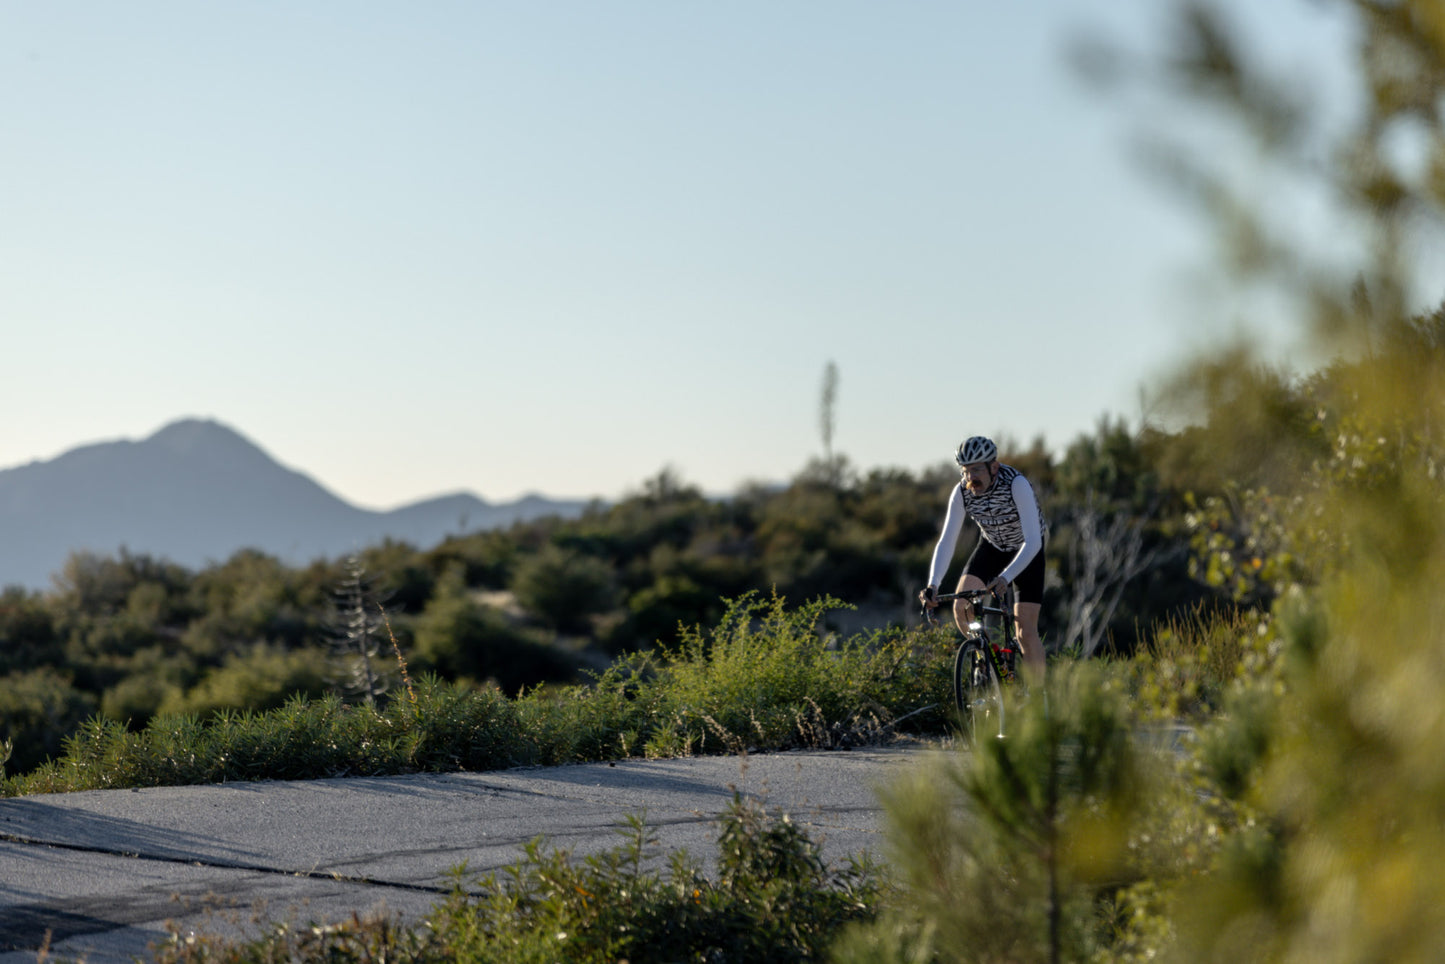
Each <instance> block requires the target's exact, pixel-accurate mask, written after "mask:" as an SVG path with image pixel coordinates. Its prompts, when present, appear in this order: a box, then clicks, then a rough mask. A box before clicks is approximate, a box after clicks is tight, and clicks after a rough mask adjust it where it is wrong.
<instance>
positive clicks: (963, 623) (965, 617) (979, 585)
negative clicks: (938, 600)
mask: <svg viewBox="0 0 1445 964" xmlns="http://www.w3.org/2000/svg"><path fill="white" fill-rule="evenodd" d="M986 585H987V584H986V583H985V582H984V581H983V580H982V579H980V578H978V577H977V576H975V575H973V574H972V573H970V572H964V574H963V577H962V578H960V579H959V580H958V588H957V589H956V590H954V591H955V592H967V591H968V590H971V589H983V588H984V587H985V586H986ZM953 621H954V622H955V623H957V624H958V631H959V632H960V633H963V634H964V635H965V636H967V635H968V624H969V623H971V622H973V603H971V602H969V601H968V600H967V599H955V600H954V601H953Z"/></svg>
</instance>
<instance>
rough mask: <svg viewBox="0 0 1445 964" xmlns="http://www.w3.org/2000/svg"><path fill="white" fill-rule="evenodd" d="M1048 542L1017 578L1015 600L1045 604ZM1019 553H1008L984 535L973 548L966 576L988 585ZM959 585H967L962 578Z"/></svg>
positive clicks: (964, 568)
mask: <svg viewBox="0 0 1445 964" xmlns="http://www.w3.org/2000/svg"><path fill="white" fill-rule="evenodd" d="M1046 548H1048V546H1047V544H1046V545H1045V546H1044V547H1043V548H1041V549H1039V551H1038V553H1037V554H1035V556H1034V558H1033V559H1032V560H1031V561H1030V562H1029V564H1028V565H1027V566H1024V571H1023V572H1021V573H1019V576H1018V578H1017V579H1015V580H1014V583H1013V586H1014V602H1022V603H1042V602H1043V601H1044V549H1046ZM1016 555H1018V551H1017V550H1011V551H1007V552H1005V551H1004V550H1003V549H1000V548H998V547H997V546H995V545H994V544H993V543H991V542H989V541H988V540H987V539H985V538H983V537H981V536H980V537H979V540H978V545H976V546H974V547H973V554H972V555H970V556H969V557H968V563H967V564H966V565H965V566H964V567H963V574H964V576H977V577H978V578H979V579H980V580H982V581H983V584H984V585H985V586H987V585H988V584H989V583H991V582H993V581H994V579H995V578H997V576H998V574H999V573H1001V572H1003V571H1004V568H1005V567H1006V566H1007V565H1008V564H1009V563H1010V562H1012V561H1013V557H1014V556H1016ZM959 585H960V586H962V585H963V581H962V579H960V580H959Z"/></svg>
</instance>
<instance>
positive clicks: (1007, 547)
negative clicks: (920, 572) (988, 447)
mask: <svg viewBox="0 0 1445 964" xmlns="http://www.w3.org/2000/svg"><path fill="white" fill-rule="evenodd" d="M969 516H972V517H973V519H974V521H975V522H977V523H978V528H979V531H980V532H982V533H983V537H984V538H985V539H987V540H988V541H989V543H990V544H992V545H993V546H994V547H995V548H998V549H1001V550H1003V551H1004V552H1012V553H1013V554H1014V557H1013V558H1012V559H1010V560H1009V564H1008V565H1007V566H1005V567H1004V570H1003V572H1001V573H1000V574H999V575H1001V576H1003V578H1004V581H1005V582H1013V581H1014V580H1015V579H1017V578H1018V577H1019V573H1021V572H1023V571H1024V569H1025V567H1027V566H1028V564H1029V563H1030V562H1032V561H1033V559H1034V556H1036V555H1038V554H1039V550H1041V549H1042V548H1043V547H1044V538H1045V537H1046V536H1047V535H1048V531H1049V530H1048V523H1047V522H1045V521H1044V518H1043V515H1042V514H1041V513H1040V512H1039V501H1038V499H1037V498H1036V497H1035V496H1034V487H1033V486H1031V485H1029V480H1028V479H1026V478H1024V476H1023V473H1022V472H1020V471H1019V470H1018V469H1016V468H1014V467H1013V466H1010V465H1000V466H999V469H998V475H997V477H995V478H994V480H993V485H991V486H989V488H988V491H987V492H985V493H983V495H973V494H972V493H970V492H969V491H968V490H967V489H966V488H964V486H963V483H961V482H960V483H959V484H958V485H956V486H954V487H953V495H952V496H951V497H950V498H949V500H948V515H947V517H945V518H944V520H943V533H942V534H941V535H940V536H939V537H938V545H936V546H935V547H934V549H933V563H932V565H930V566H929V568H928V584H929V585H930V586H933V587H935V588H937V587H939V586H941V585H942V582H943V577H944V574H945V573H947V572H948V566H949V563H951V562H952V561H953V550H954V548H955V547H956V546H957V545H958V536H959V533H960V532H962V531H963V523H964V520H965V519H967V518H968V517H969Z"/></svg>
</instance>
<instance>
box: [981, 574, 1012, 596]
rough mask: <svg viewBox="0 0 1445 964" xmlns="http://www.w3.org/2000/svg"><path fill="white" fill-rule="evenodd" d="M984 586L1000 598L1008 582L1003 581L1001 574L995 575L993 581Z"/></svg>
mask: <svg viewBox="0 0 1445 964" xmlns="http://www.w3.org/2000/svg"><path fill="white" fill-rule="evenodd" d="M984 588H985V589H987V590H988V591H989V592H991V593H993V594H994V595H995V596H997V597H998V598H1000V599H1002V598H1003V594H1004V592H1005V591H1006V590H1007V589H1008V583H1007V582H1005V581H1004V578H1003V576H995V577H994V579H993V582H991V583H989V584H988V585H987V586H985V587H984Z"/></svg>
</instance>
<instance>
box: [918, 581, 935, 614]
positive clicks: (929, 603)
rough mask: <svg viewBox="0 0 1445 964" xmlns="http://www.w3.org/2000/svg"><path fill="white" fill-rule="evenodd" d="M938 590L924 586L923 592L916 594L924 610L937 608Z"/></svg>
mask: <svg viewBox="0 0 1445 964" xmlns="http://www.w3.org/2000/svg"><path fill="white" fill-rule="evenodd" d="M937 596H938V590H937V589H935V588H934V587H932V586H924V587H923V591H922V592H920V593H919V594H918V601H919V602H921V603H922V604H923V608H924V609H937V608H938V599H937Z"/></svg>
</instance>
